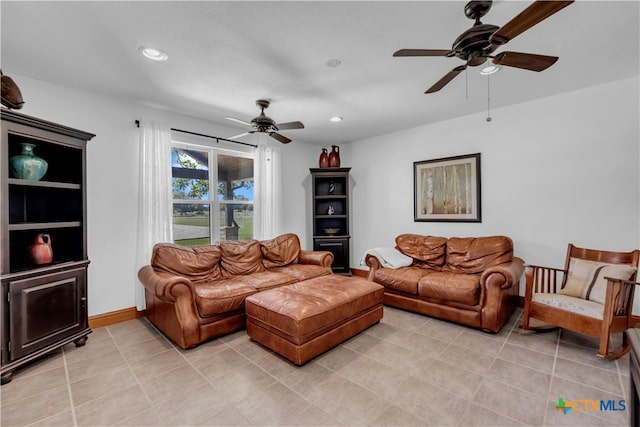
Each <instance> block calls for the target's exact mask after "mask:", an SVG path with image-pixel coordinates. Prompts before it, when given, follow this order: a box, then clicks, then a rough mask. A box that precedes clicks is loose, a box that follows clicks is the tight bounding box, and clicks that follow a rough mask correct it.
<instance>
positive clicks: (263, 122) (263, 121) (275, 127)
mask: <svg viewBox="0 0 640 427" xmlns="http://www.w3.org/2000/svg"><path fill="white" fill-rule="evenodd" d="M269 104H270V102H269V101H267V100H266V99H258V100H257V101H256V105H257V106H258V108H260V115H259V116H258V117H255V118H253V119H252V120H251V122H250V123H249V122H245V121H244V120H240V119H236V118H233V117H227V119H228V120H231V121H234V122H237V123H241V124H243V125H246V126H251V127H253V130H250V131H248V132H243V133H241V134H239V135H235V136H232V137H230V138H229V139H236V138H240V137H242V136H245V135H249V134H250V133H254V132H262V133H268V134H269V136H270V137H271V138H274V139H277V140H278V141H280V142H282V143H283V144H288V143H290V142H291V140H290V139H289V138H287V137H286V136H284V135H280V134H279V133H277V131H279V130H287V129H304V125H303V124H302V122H287V123H277V124H276V122H275V121H274V120H273V119H272V118H271V117H268V116H267V115H266V114H264V109H265V108H269Z"/></svg>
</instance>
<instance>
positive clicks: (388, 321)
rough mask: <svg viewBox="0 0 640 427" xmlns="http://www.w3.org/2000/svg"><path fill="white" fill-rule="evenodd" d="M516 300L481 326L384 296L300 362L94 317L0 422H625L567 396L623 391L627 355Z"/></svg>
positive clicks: (235, 340) (13, 399)
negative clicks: (181, 343) (489, 327)
mask: <svg viewBox="0 0 640 427" xmlns="http://www.w3.org/2000/svg"><path fill="white" fill-rule="evenodd" d="M520 315H521V311H520V310H518V311H517V312H516V313H515V314H514V316H513V317H512V319H511V321H510V322H509V323H508V324H507V326H506V327H505V328H503V330H502V331H501V332H500V333H498V334H496V335H491V334H486V333H483V332H480V331H476V330H473V329H470V328H466V327H463V326H459V325H454V324H451V323H447V322H443V321H439V320H436V319H431V318H429V317H426V316H422V315H418V314H414V313H409V312H406V311H402V310H398V309H394V308H389V307H385V312H384V319H383V320H382V321H381V322H380V323H379V324H377V325H375V326H373V327H371V328H369V329H368V330H366V331H365V332H364V333H361V334H359V335H358V336H356V337H354V338H352V339H350V340H349V341H347V342H345V343H343V344H342V345H340V346H338V347H336V348H335V349H333V350H331V351H329V352H327V353H325V354H323V355H321V356H318V357H317V358H316V359H314V360H312V361H311V362H309V363H308V364H306V365H305V366H303V367H296V366H294V365H292V364H291V363H289V362H287V361H286V360H284V359H282V358H281V357H279V356H278V355H276V354H274V353H273V352H270V351H269V350H267V349H265V348H264V347H262V346H260V345H258V344H256V343H254V342H252V341H250V340H249V339H248V338H247V336H246V333H245V332H244V331H240V332H236V333H234V334H231V335H228V336H226V337H222V338H220V339H216V340H213V341H211V342H208V343H206V344H203V345H200V346H199V347H197V348H195V349H192V350H187V351H184V350H180V349H179V348H177V347H176V346H174V345H172V344H171V343H170V342H169V341H168V340H167V339H165V338H164V336H163V335H161V334H160V333H158V332H157V331H156V330H155V329H154V328H153V327H152V326H151V325H150V324H149V323H148V321H147V320H146V319H144V318H142V319H138V320H132V321H128V322H123V323H119V324H116V325H112V326H108V327H104V328H99V329H96V330H94V333H93V334H91V335H90V336H89V340H88V342H87V345H86V346H84V347H79V348H76V347H75V346H74V345H73V344H70V345H67V346H65V347H64V348H62V349H61V350H60V351H58V352H56V353H54V354H52V355H50V356H47V357H45V358H43V359H41V360H39V361H38V362H36V363H34V364H32V365H30V366H28V367H25V368H24V369H21V370H19V371H17V372H16V375H15V376H14V379H13V381H12V382H11V383H9V384H6V385H4V386H2V387H1V388H0V403H1V406H0V410H1V411H2V414H1V418H0V424H1V425H2V426H26V425H32V426H177V425H183V426H192V425H193V426H195V425H225V426H249V425H313V426H315V425H323V426H336V425H347V426H353V425H372V426H385V425H394V426H404V425H407V426H519V425H531V426H622V425H628V418H629V413H628V408H627V410H624V411H576V410H572V411H569V412H568V413H567V414H566V415H565V414H563V412H562V411H559V410H557V409H556V408H555V406H556V405H557V403H558V399H559V398H560V397H562V398H564V399H565V401H574V400H584V399H589V400H597V401H600V400H605V401H609V400H612V401H615V403H616V406H615V408H616V409H621V406H620V405H619V403H620V402H619V401H621V400H622V401H625V402H626V401H627V400H628V398H629V374H628V360H629V356H628V355H627V356H625V357H623V358H622V359H620V360H618V361H614V362H611V361H606V360H602V359H600V358H598V357H597V356H596V355H595V353H596V350H595V349H596V343H595V342H594V341H593V340H591V339H587V338H585V337H583V336H580V335H576V334H572V333H568V332H566V331H556V332H550V333H545V334H523V333H521V332H520V330H519V329H518V325H519V318H520Z"/></svg>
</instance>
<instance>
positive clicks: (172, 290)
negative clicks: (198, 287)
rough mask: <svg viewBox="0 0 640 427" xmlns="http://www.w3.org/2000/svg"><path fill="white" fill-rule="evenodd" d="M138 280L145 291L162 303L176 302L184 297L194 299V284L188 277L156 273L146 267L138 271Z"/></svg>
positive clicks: (149, 267)
mask: <svg viewBox="0 0 640 427" xmlns="http://www.w3.org/2000/svg"><path fill="white" fill-rule="evenodd" d="M138 278H139V279H140V281H141V282H142V284H143V285H144V287H145V289H147V290H148V291H149V292H151V293H152V294H154V295H155V296H156V297H158V298H159V299H160V300H162V301H166V302H176V300H177V299H178V298H180V297H183V296H188V297H189V299H192V294H193V284H192V282H191V280H189V279H187V278H186V277H182V276H175V275H173V274H170V273H166V272H162V271H156V270H154V269H153V267H151V266H150V265H145V266H144V267H142V268H141V269H140V270H139V271H138Z"/></svg>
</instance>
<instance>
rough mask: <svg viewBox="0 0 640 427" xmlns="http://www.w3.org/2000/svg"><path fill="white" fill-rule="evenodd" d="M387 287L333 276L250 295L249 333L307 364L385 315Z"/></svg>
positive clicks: (247, 307) (246, 305)
mask: <svg viewBox="0 0 640 427" xmlns="http://www.w3.org/2000/svg"><path fill="white" fill-rule="evenodd" d="M383 294H384V288H383V287H382V286H380V285H378V284H377V283H373V282H370V281H368V280H365V279H362V278H359V277H347V276H339V275H333V274H332V275H328V276H322V277H317V278H314V279H310V280H304V281H302V282H298V283H294V284H292V285H287V286H282V287H279V288H275V289H270V290H267V291H263V292H259V293H257V294H253V295H250V296H248V297H247V298H246V300H245V310H246V314H247V334H248V335H249V337H250V338H251V339H252V340H254V341H257V342H259V343H260V344H262V345H264V346H266V347H268V348H270V349H272V350H273V351H275V352H276V353H278V354H280V355H281V356H284V357H286V358H287V359H289V360H291V361H292V362H293V363H295V364H296V365H302V364H304V363H306V362H308V361H309V360H310V359H312V358H313V357H315V356H317V355H319V354H321V353H324V352H325V351H327V350H329V349H331V348H333V347H335V346H336V345H338V344H340V343H341V342H343V341H345V340H347V339H348V338H351V337H352V336H354V335H356V334H358V333H360V332H362V331H363V330H365V329H367V328H368V327H369V326H371V325H373V324H375V323H378V322H379V321H380V319H382V299H383Z"/></svg>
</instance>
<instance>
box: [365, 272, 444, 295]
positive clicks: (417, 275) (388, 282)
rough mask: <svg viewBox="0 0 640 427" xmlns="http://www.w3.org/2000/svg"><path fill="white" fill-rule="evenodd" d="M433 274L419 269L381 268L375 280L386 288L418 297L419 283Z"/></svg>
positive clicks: (376, 273) (375, 275)
mask: <svg viewBox="0 0 640 427" xmlns="http://www.w3.org/2000/svg"><path fill="white" fill-rule="evenodd" d="M433 272H434V271H433V270H425V269H422V268H418V267H401V268H380V269H378V270H376V272H375V274H374V279H373V280H374V281H375V282H376V283H379V284H381V285H382V286H384V287H385V288H388V289H393V290H394V291H399V292H404V293H406V294H411V295H417V294H418V281H419V280H420V279H422V278H423V277H424V276H426V275H430V274H433Z"/></svg>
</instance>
